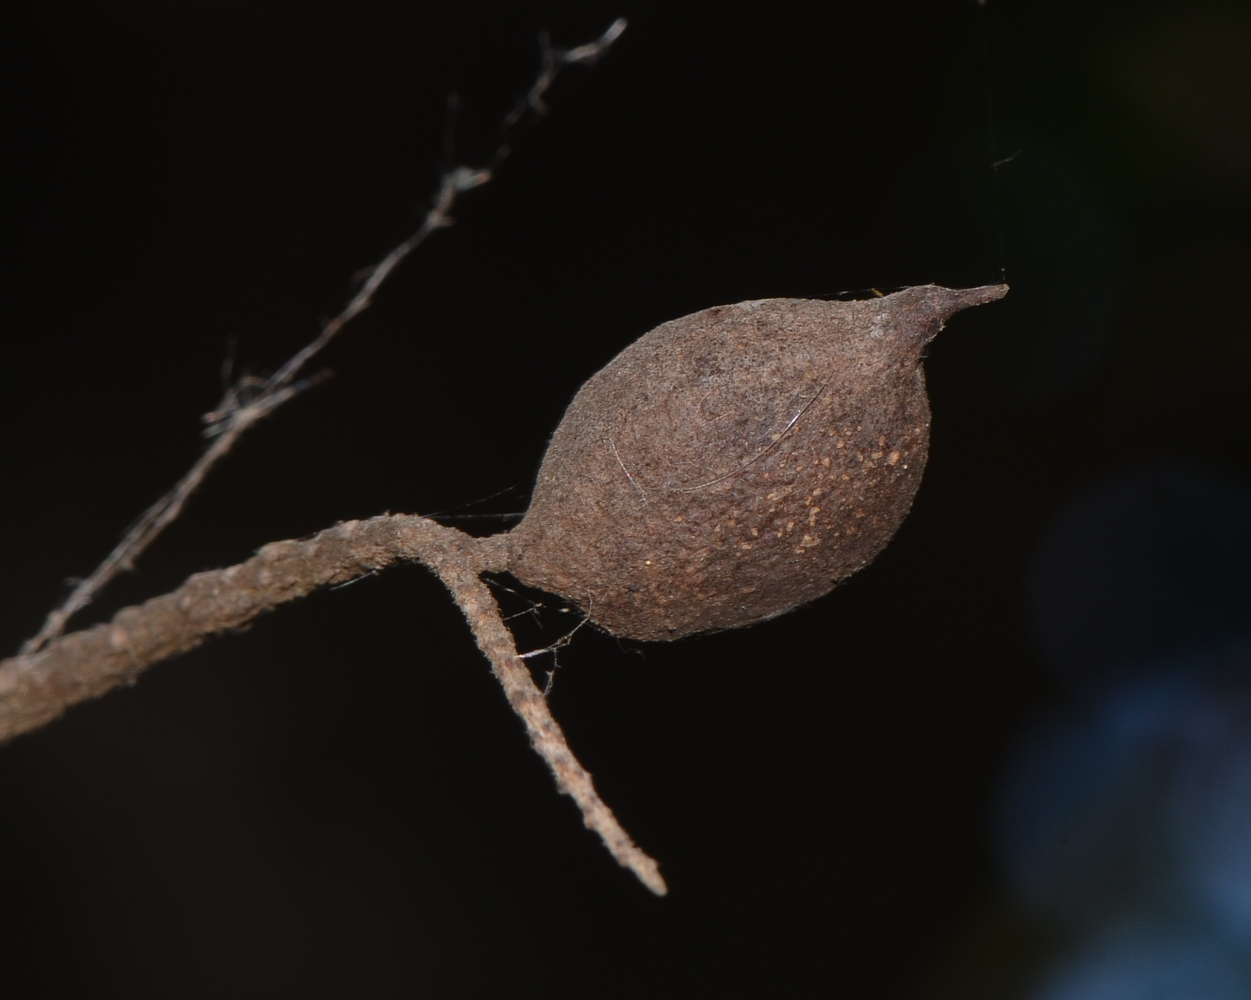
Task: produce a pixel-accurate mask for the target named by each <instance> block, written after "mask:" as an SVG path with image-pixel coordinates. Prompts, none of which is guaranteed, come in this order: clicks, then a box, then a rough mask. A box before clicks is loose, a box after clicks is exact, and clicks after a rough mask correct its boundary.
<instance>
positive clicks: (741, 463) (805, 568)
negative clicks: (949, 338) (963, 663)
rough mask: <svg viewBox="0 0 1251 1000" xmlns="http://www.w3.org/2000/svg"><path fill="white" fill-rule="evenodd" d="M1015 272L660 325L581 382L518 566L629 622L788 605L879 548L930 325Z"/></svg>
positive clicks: (516, 547)
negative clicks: (968, 284)
mask: <svg viewBox="0 0 1251 1000" xmlns="http://www.w3.org/2000/svg"><path fill="white" fill-rule="evenodd" d="M1006 292H1007V286H1005V285H992V286H986V287H983V288H972V289H963V290H951V289H946V288H940V287H938V286H936V285H922V286H917V287H914V288H908V289H905V290H904V291H901V292H896V293H895V294H893V295H887V296H883V297H881V298H876V299H870V300H867V301H854V302H837V301H836V302H827V301H820V300H812V299H762V300H759V301H755V302H740V303H738V304H737V305H730V306H717V307H715V308H712V309H705V310H703V311H702V312H697V313H693V314H691V315H690V316H684V317H682V318H681V319H677V320H673V321H672V322H669V323H664V324H662V325H661V326H658V327H656V329H654V330H652V331H651V332H650V333H647V334H645V335H644V336H643V337H641V338H640V339H639V340H637V341H635V342H634V343H633V344H631V345H630V346H629V347H627V348H626V349H625V350H624V351H622V352H621V353H620V354H619V355H617V357H616V358H614V359H613V360H612V361H611V362H609V363H608V365H606V366H605V367H604V368H603V369H602V370H601V371H600V372H599V373H598V374H596V375H595V376H594V377H592V378H591V379H590V381H588V382H587V383H586V384H585V385H584V386H583V387H582V388H581V389H580V390H579V391H578V394H577V395H576V396H575V397H574V399H573V402H572V403H570V404H569V409H568V410H567V411H566V412H565V416H564V419H563V420H562V421H561V423H560V426H559V427H557V429H556V432H555V434H554V435H553V436H552V441H551V444H550V446H549V447H548V450H547V454H546V455H545V456H544V459H543V464H542V467H541V468H540V470H539V476H538V482H537V483H536V486H535V491H534V496H533V499H532V500H531V503H530V508H529V510H528V511H527V512H526V516H525V518H524V519H523V520H522V521H521V523H520V524H519V525H518V526H517V527H516V528H515V529H513V531H512V532H511V533H510V534H509V545H510V557H509V558H510V569H511V572H512V573H513V575H515V576H516V577H517V578H518V579H519V580H521V581H522V582H523V583H526V584H528V585H530V586H534V587H539V588H541V589H543V590H547V591H550V592H552V593H555V594H559V595H561V596H562V597H565V598H567V599H568V600H570V601H572V602H573V603H575V604H577V605H578V606H579V607H581V608H582V609H583V610H585V611H586V612H587V613H588V614H589V615H590V616H591V618H592V619H593V620H594V621H595V622H597V623H599V624H600V625H602V626H604V627H605V628H607V629H608V630H609V631H611V632H613V633H614V634H616V635H621V636H628V637H631V638H635V639H676V638H680V637H682V636H685V635H691V634H693V633H696V632H706V631H716V630H721V629H729V628H737V627H739V626H742V625H748V624H750V623H752V622H756V621H761V620H763V619H766V618H772V617H774V616H775V615H779V614H782V613H784V612H786V611H789V610H791V609H792V608H795V607H797V606H799V605H801V604H804V603H807V602H809V601H812V600H815V599H816V598H818V597H820V596H821V595H823V594H825V593H827V592H828V591H829V590H831V589H832V588H833V587H834V586H835V585H836V584H837V583H838V582H839V581H840V580H842V579H844V578H846V577H847V576H850V575H851V574H852V573H854V572H855V571H856V570H858V569H860V568H861V567H862V566H864V565H866V564H867V563H868V562H869V561H870V560H872V559H873V557H874V556H876V555H877V554H878V553H879V552H880V551H881V550H882V548H883V547H884V546H885V545H886V543H887V542H888V541H889V540H890V538H891V536H892V535H893V534H894V533H895V531H896V529H898V527H899V525H900V524H901V523H902V521H903V519H904V517H905V516H907V513H908V509H909V507H910V506H911V504H912V498H913V496H914V495H915V494H916V491H917V487H918V486H919V484H920V481H921V473H922V471H923V469H924V467H925V458H926V452H927V448H928V444H929V425H930V411H929V404H928V401H927V399H926V395H925V379H924V375H923V373H922V370H921V353H922V350H923V349H924V347H925V345H926V344H927V343H929V341H930V340H932V339H933V337H934V336H935V334H937V333H938V331H939V330H940V329H942V326H943V323H944V321H945V320H946V319H947V318H948V317H949V316H951V315H952V314H953V313H955V312H957V311H959V310H960V309H964V308H967V307H969V306H974V305H980V304H982V303H984V302H990V301H993V300H995V299H998V298H1001V297H1002V296H1003V295H1004V294H1005V293H1006Z"/></svg>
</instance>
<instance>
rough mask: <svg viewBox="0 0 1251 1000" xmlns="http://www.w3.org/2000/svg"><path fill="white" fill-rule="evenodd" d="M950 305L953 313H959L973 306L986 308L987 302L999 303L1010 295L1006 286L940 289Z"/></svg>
mask: <svg viewBox="0 0 1251 1000" xmlns="http://www.w3.org/2000/svg"><path fill="white" fill-rule="evenodd" d="M939 290H940V291H941V292H942V293H943V295H944V296H945V299H946V301H947V302H948V303H949V304H950V308H951V312H949V313H948V314H947V315H949V316H950V315H951V314H952V313H958V312H959V311H960V310H961V309H970V308H972V307H973V306H984V305H985V304H986V303H987V302H997V301H999V300H1000V299H1001V298H1003V297H1004V296H1005V295H1007V294H1008V286H1007V285H1006V284H999V285H980V286H978V287H977V288H942V289H939Z"/></svg>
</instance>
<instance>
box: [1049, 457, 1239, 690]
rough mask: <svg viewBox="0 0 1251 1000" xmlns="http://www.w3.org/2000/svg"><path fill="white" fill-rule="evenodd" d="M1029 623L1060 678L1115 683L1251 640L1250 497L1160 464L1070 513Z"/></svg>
mask: <svg viewBox="0 0 1251 1000" xmlns="http://www.w3.org/2000/svg"><path fill="white" fill-rule="evenodd" d="M1027 600H1028V611H1029V616H1030V621H1031V625H1032V626H1033V631H1034V635H1035V640H1036V642H1037V645H1038V648H1039V651H1040V653H1041V654H1042V657H1043V659H1044V661H1045V662H1046V663H1047V664H1048V665H1049V666H1050V667H1051V668H1052V669H1053V670H1054V671H1055V672H1056V673H1057V674H1058V675H1059V676H1061V677H1062V678H1064V679H1066V680H1070V681H1079V682H1085V681H1087V680H1090V679H1092V678H1093V679H1099V678H1107V677H1111V676H1114V675H1116V674H1118V673H1124V672H1126V671H1127V670H1133V669H1135V668H1137V667H1140V666H1141V665H1142V664H1144V663H1149V662H1152V661H1159V660H1161V659H1164V658H1168V657H1172V656H1176V655H1179V654H1180V655H1184V654H1186V653H1189V652H1194V651H1204V650H1209V651H1210V650H1212V649H1215V648H1219V647H1220V646H1221V645H1222V644H1224V643H1226V642H1228V641H1229V640H1230V639H1231V638H1233V637H1236V636H1239V635H1244V636H1245V635H1251V491H1249V490H1248V489H1247V488H1246V487H1245V486H1244V485H1243V484H1240V483H1237V482H1234V481H1231V480H1229V479H1226V478H1224V477H1222V476H1221V475H1219V474H1217V473H1215V472H1210V471H1207V470H1204V469H1202V468H1198V467H1193V466H1188V465H1183V464H1180V463H1157V464H1154V465H1150V466H1145V467H1141V468H1138V469H1132V470H1129V471H1127V472H1124V473H1122V474H1120V475H1116V476H1112V477H1109V478H1108V479H1106V480H1104V481H1103V482H1101V483H1098V484H1096V485H1095V486H1093V487H1091V488H1090V489H1088V490H1086V491H1085V492H1083V493H1081V494H1079V495H1078V496H1076V497H1074V498H1073V499H1072V500H1070V501H1069V502H1068V503H1066V504H1065V505H1064V506H1063V507H1062V508H1061V510H1060V511H1059V513H1058V514H1057V515H1056V516H1055V518H1054V519H1053V521H1052V523H1051V524H1050V526H1049V527H1048V528H1047V530H1046V532H1045V533H1044V536H1043V538H1042V541H1041V543H1040V544H1039V546H1038V549H1037V551H1036V553H1035V556H1034V559H1033V564H1032V566H1031V568H1030V571H1029V574H1028V580H1027Z"/></svg>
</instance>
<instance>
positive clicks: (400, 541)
mask: <svg viewBox="0 0 1251 1000" xmlns="http://www.w3.org/2000/svg"><path fill="white" fill-rule="evenodd" d="M504 537H505V536H503V535H495V536H492V537H490V538H473V537H472V536H470V535H466V534H465V533H464V532H461V531H458V530H456V529H455V528H449V527H446V526H444V525H441V524H438V523H436V522H434V521H431V520H429V519H427V518H424V517H414V516H411V515H404V514H396V515H388V516H385V517H375V518H372V519H370V520H368V521H348V522H346V523H344V524H340V525H337V526H336V527H334V528H329V529H327V530H326V531H323V532H320V533H319V534H317V535H314V536H313V537H312V538H306V539H302V540H297V541H285V542H273V543H271V544H269V545H266V546H265V547H264V548H262V549H261V550H260V551H259V552H258V553H257V554H256V555H255V556H254V557H253V558H251V559H249V560H248V561H247V562H244V563H240V564H239V565H237V566H231V567H230V568H228V569H220V570H213V571H211V572H208V573H197V574H196V575H195V576H193V577H191V578H190V579H189V580H187V582H186V583H184V584H183V585H182V586H181V587H180V588H178V589H177V590H175V591H173V592H172V593H169V594H165V595H163V596H161V597H155V598H153V599H152V600H150V601H147V602H146V603H144V604H140V605H136V606H134V607H130V608H124V609H123V610H121V611H119V612H118V613H117V614H116V615H115V616H114V617H113V620H112V621H111V622H108V623H105V624H102V625H96V626H95V627H94V628H89V629H84V630H82V631H80V632H73V633H71V634H69V635H63V636H59V637H57V638H55V639H53V640H52V641H51V642H49V643H48V644H47V645H46V646H45V647H44V648H43V649H41V650H39V651H38V652H35V653H27V654H22V655H19V656H15V657H12V658H11V659H7V660H4V661H2V662H0V742H4V741H7V740H10V739H12V738H13V737H15V736H18V735H19V734H21V733H25V732H29V731H31V730H32V729H37V728H38V727H40V726H42V725H45V724H46V723H48V722H51V721H52V720H53V719H55V718H57V717H58V716H59V715H61V714H62V713H63V712H64V711H65V710H66V709H67V708H69V707H70V706H71V705H75V704H77V703H79V702H82V701H86V700H88V699H90V698H97V697H99V696H100V695H102V694H104V693H105V692H107V691H110V690H112V689H113V688H115V687H117V686H118V685H121V684H130V683H134V681H135V679H136V678H137V677H138V676H139V675H140V674H141V673H143V671H144V670H146V669H147V668H148V667H150V666H152V665H153V664H156V663H159V662H160V661H162V660H166V659H169V658H170V657H172V656H177V655H178V654H180V653H185V652H187V651H189V650H191V649H194V648H195V647H197V646H199V645H200V644H201V643H203V642H204V641H205V640H207V639H209V638H211V637H212V636H214V635H216V634H218V633H221V632H225V631H229V630H231V629H237V628H240V627H241V626H243V625H246V624H247V623H248V622H250V621H252V620H253V619H255V618H256V617H258V616H259V615H261V614H264V613H265V612H266V611H272V610H273V609H274V608H276V607H278V606H279V605H280V604H285V603H286V602H288V601H293V600H297V599H298V598H301V597H304V596H306V595H307V594H310V593H312V592H313V591H314V590H318V589H321V588H323V587H333V586H335V585H338V584H343V583H347V582H349V581H351V580H355V579H358V578H359V577H361V576H362V575H366V574H371V573H377V572H378V571H380V570H382V569H385V568H386V567H387V566H390V565H392V564H394V563H396V562H400V561H407V562H420V563H422V564H424V565H425V566H427V567H429V568H430V569H431V570H433V571H434V573H435V574H437V575H438V577H439V579H440V580H442V581H443V583H444V584H445V585H446V586H447V588H448V590H450V591H451V593H452V597H453V598H454V599H455V600H456V603H457V604H458V605H459V606H460V609H461V610H462V611H463V612H464V614H465V617H466V619H468V621H469V627H470V628H471V629H472V630H473V634H474V638H475V639H476V640H477V642H478V647H479V648H480V649H481V650H482V652H483V653H485V654H486V656H487V659H488V660H489V661H490V663H491V669H492V671H493V672H494V674H495V676H496V678H497V679H498V680H499V682H500V684H501V685H502V686H503V688H504V693H505V695H506V696H507V698H508V702H509V704H510V705H511V706H512V708H513V711H514V712H516V713H517V715H518V716H520V717H521V720H522V721H523V722H524V723H525V726H526V730H527V732H528V733H529V736H530V742H531V744H532V745H533V746H534V749H535V750H536V751H537V752H538V753H539V755H540V756H541V757H542V758H543V759H544V760H545V761H546V762H547V765H548V767H550V768H551V770H552V773H553V774H554V775H555V776H556V784H557V787H558V788H559V789H560V790H561V791H562V792H564V793H565V794H567V795H569V796H570V797H572V798H573V800H574V802H576V803H577V805H578V808H579V809H581V810H582V819H583V822H584V823H585V824H586V826H587V827H588V828H589V829H591V830H593V831H595V832H596V833H597V834H599V836H600V838H601V839H602V840H603V842H604V845H605V846H606V847H607V848H608V850H609V851H610V852H611V853H612V856H613V857H614V858H616V859H617V861H618V862H619V863H620V864H621V865H623V866H624V867H626V868H628V869H630V871H632V872H633V873H634V874H635V875H636V876H638V878H639V880H640V881H641V882H642V883H643V884H644V885H646V886H647V887H648V888H649V889H651V890H652V892H655V893H657V894H658V895H664V894H665V892H666V891H667V889H666V887H665V883H664V879H663V878H661V876H660V870H659V868H658V867H657V865H656V862H655V861H654V860H653V859H652V858H650V857H648V856H647V855H646V854H644V853H643V852H642V851H641V850H640V849H639V848H638V847H637V846H636V845H635V844H634V842H633V841H632V840H631V839H630V836H629V834H627V833H626V831H625V830H624V829H623V828H622V827H621V824H620V823H619V822H617V819H616V817H615V816H614V815H613V814H612V810H611V809H609V808H608V806H607V805H605V803H604V801H603V800H602V799H601V798H600V797H599V794H598V793H597V792H596V791H595V785H594V783H593V782H592V781H591V775H590V774H589V773H588V772H587V770H586V769H585V768H584V767H583V766H582V765H581V764H580V763H579V762H578V759H577V758H576V757H575V756H574V755H573V751H572V750H570V749H569V745H568V743H567V742H566V741H565V736H564V733H563V732H561V729H560V726H559V725H558V724H557V722H556V720H555V719H554V718H553V717H552V714H551V711H550V710H549V708H548V706H547V701H546V700H545V699H544V697H543V694H542V692H540V691H539V689H538V687H537V686H536V685H535V683H534V680H533V679H532V678H531V677H530V672H529V671H528V670H527V669H526V666H525V663H524V662H523V661H522V659H521V657H520V656H519V655H518V654H517V647H516V645H515V643H514V642H513V637H512V633H510V632H509V631H508V628H507V627H506V626H505V625H504V622H503V619H502V618H501V617H500V610H499V605H498V604H496V602H495V598H494V597H493V596H492V595H491V592H490V590H488V589H487V587H486V585H485V584H484V583H483V582H482V580H481V579H480V574H482V573H489V572H495V573H498V572H505V571H506V570H507V568H508V565H507V554H506V553H507V549H506V545H505V544H504V541H503V540H504Z"/></svg>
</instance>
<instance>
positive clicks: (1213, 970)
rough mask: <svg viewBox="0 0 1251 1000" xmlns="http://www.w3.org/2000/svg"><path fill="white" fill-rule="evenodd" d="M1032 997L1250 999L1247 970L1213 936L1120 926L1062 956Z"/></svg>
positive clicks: (1039, 999)
mask: <svg viewBox="0 0 1251 1000" xmlns="http://www.w3.org/2000/svg"><path fill="white" fill-rule="evenodd" d="M1028 996H1029V1000H1251V983H1249V982H1248V979H1247V976H1246V973H1245V970H1243V969H1242V968H1240V966H1239V964H1238V963H1237V962H1235V961H1234V960H1233V959H1231V957H1230V956H1229V955H1228V954H1227V953H1226V952H1224V951H1223V950H1222V949H1221V948H1220V947H1218V946H1217V945H1215V944H1213V943H1212V942H1211V941H1208V940H1205V939H1203V938H1201V937H1196V936H1194V935H1191V934H1188V933H1187V932H1185V931H1184V930H1178V929H1176V928H1168V927H1150V926H1137V927H1118V928H1114V929H1113V930H1111V931H1107V932H1105V933H1104V934H1102V935H1100V936H1099V937H1097V938H1096V939H1094V940H1093V941H1091V942H1089V943H1088V944H1087V945H1086V946H1085V947H1083V948H1080V949H1078V950H1077V951H1075V952H1074V953H1071V954H1070V955H1068V956H1066V957H1065V958H1063V959H1061V960H1060V961H1059V962H1058V963H1056V965H1054V966H1053V967H1052V968H1051V969H1050V970H1049V971H1048V973H1047V974H1046V975H1045V976H1044V978H1043V981H1042V983H1041V984H1040V985H1039V986H1038V987H1037V988H1036V989H1035V990H1034V991H1032V992H1030V993H1029V994H1028Z"/></svg>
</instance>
